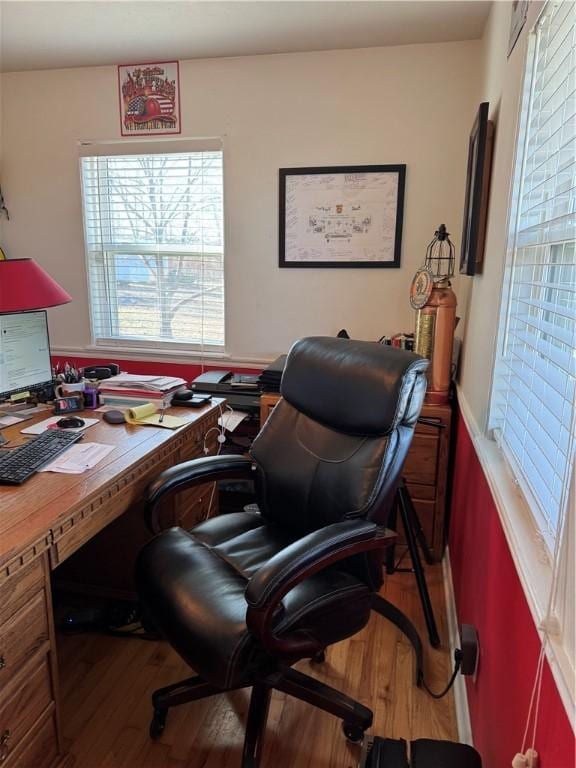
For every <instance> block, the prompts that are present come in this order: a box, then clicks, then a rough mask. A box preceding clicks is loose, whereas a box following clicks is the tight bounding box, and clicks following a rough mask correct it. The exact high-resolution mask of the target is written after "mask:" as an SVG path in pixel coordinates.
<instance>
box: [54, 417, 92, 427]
mask: <svg viewBox="0 0 576 768" xmlns="http://www.w3.org/2000/svg"><path fill="white" fill-rule="evenodd" d="M85 423H86V422H85V421H84V419H79V418H78V417H77V416H65V417H64V418H63V419H58V421H57V422H56V426H57V427H59V428H60V429H80V427H83V426H84V424H85Z"/></svg>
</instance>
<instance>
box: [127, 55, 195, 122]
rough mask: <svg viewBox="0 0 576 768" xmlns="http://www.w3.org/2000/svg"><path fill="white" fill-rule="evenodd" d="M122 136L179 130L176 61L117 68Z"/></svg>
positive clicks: (178, 93)
mask: <svg viewBox="0 0 576 768" xmlns="http://www.w3.org/2000/svg"><path fill="white" fill-rule="evenodd" d="M118 88H119V95H120V128H121V132H122V136H154V135H158V134H167V133H180V130H181V128H180V86H179V82H178V62H177V61H161V62H154V63H150V64H123V65H120V66H119V67H118Z"/></svg>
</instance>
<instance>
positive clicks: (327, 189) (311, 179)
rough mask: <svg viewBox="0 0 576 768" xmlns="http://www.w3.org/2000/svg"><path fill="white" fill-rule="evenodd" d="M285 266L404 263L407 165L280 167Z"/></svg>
mask: <svg viewBox="0 0 576 768" xmlns="http://www.w3.org/2000/svg"><path fill="white" fill-rule="evenodd" d="M279 181H280V185H279V186H280V206H279V235H280V243H279V266H280V267H399V266H400V253H401V249H402V219H403V212H404V187H405V182H406V166H405V165H353V166H336V167H326V168H324V167H323V168H281V169H280V179H279Z"/></svg>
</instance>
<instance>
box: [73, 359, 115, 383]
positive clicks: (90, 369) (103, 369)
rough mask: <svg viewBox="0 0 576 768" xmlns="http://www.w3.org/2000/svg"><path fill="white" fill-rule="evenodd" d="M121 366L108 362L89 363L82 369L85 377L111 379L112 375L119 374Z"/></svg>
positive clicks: (100, 379) (99, 379)
mask: <svg viewBox="0 0 576 768" xmlns="http://www.w3.org/2000/svg"><path fill="white" fill-rule="evenodd" d="M119 373H120V366H119V365H117V364H116V363H106V365H87V366H86V367H85V368H83V369H82V375H83V376H84V378H85V379H97V380H98V381H102V380H103V379H109V378H110V377H111V376H118V374H119Z"/></svg>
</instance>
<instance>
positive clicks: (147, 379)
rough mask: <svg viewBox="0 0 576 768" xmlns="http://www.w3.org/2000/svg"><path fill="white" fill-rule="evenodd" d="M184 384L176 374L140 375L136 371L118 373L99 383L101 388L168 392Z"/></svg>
mask: <svg viewBox="0 0 576 768" xmlns="http://www.w3.org/2000/svg"><path fill="white" fill-rule="evenodd" d="M184 386H186V381H185V380H184V379H181V378H179V377H178V376H140V375H139V374H137V373H120V374H118V376H111V377H110V378H109V379H103V381H102V383H101V388H102V389H103V390H111V389H119V390H123V389H142V390H148V391H149V392H170V391H171V390H173V389H177V388H178V387H184Z"/></svg>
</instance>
